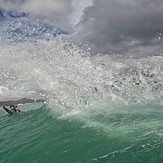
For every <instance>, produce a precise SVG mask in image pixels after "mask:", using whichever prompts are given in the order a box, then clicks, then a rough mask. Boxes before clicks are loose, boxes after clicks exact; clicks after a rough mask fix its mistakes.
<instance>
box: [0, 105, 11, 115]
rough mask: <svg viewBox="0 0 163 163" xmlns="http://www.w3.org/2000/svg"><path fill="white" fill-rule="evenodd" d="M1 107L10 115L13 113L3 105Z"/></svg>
mask: <svg viewBox="0 0 163 163" xmlns="http://www.w3.org/2000/svg"><path fill="white" fill-rule="evenodd" d="M2 108H3V109H4V110H5V111H6V112H7V113H8V114H10V115H12V114H13V113H12V112H11V111H10V110H9V109H7V108H6V107H5V106H2Z"/></svg>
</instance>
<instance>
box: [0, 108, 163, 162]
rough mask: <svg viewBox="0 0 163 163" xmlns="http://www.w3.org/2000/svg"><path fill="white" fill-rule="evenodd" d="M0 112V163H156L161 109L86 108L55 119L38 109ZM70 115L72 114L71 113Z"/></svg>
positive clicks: (161, 144)
mask: <svg viewBox="0 0 163 163" xmlns="http://www.w3.org/2000/svg"><path fill="white" fill-rule="evenodd" d="M20 108H21V109H22V110H23V111H24V112H22V113H20V114H18V115H15V116H8V115H6V114H5V112H4V111H3V110H2V109H1V110H0V163H41V162H44V163H139V162H141V163H162V162H163V107H162V106H160V105H153V106H152V105H145V106H128V107H127V106H126V107H124V106H123V107H117V108H116V107H115V108H112V109H109V107H108V108H107V107H105V108H103V109H101V108H96V109H95V108H94V109H87V110H82V111H78V112H75V113H74V114H67V115H57V114H55V111H54V110H55V109H56V108H53V109H50V108H48V107H47V106H45V105H44V106H41V105H24V106H20ZM72 113H73V112H72Z"/></svg>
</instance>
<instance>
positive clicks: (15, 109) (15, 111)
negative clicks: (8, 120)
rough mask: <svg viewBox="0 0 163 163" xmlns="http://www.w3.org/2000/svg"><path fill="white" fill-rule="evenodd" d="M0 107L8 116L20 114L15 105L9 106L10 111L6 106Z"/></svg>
mask: <svg viewBox="0 0 163 163" xmlns="http://www.w3.org/2000/svg"><path fill="white" fill-rule="evenodd" d="M2 107H3V109H4V110H5V111H6V112H7V113H8V114H10V115H12V114H15V113H19V112H21V111H20V109H18V107H17V106H15V105H10V109H8V108H7V107H6V106H2Z"/></svg>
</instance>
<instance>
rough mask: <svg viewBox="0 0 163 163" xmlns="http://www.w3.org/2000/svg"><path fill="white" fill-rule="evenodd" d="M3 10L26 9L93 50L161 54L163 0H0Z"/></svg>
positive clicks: (125, 53) (32, 16)
mask: <svg viewBox="0 0 163 163" xmlns="http://www.w3.org/2000/svg"><path fill="white" fill-rule="evenodd" d="M0 1H1V3H0V7H1V8H3V9H5V10H10V11H11V10H12V11H20V12H26V13H28V14H29V17H30V19H31V20H36V19H38V18H39V19H42V21H46V22H48V23H49V24H51V25H53V26H55V27H58V28H61V29H63V30H65V31H67V32H68V33H69V34H70V36H71V39H73V40H75V41H77V42H81V43H82V44H88V45H89V46H90V47H91V49H92V51H93V53H94V54H95V53H103V54H122V55H129V56H133V55H135V56H142V55H143V56H144V55H162V53H163V48H162V44H163V39H162V34H163V1H162V0H46V3H45V1H44V0H0Z"/></svg>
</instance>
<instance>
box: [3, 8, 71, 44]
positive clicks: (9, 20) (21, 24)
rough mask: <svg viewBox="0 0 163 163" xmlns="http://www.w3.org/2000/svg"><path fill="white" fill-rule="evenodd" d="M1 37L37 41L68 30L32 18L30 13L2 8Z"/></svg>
mask: <svg viewBox="0 0 163 163" xmlns="http://www.w3.org/2000/svg"><path fill="white" fill-rule="evenodd" d="M0 31H1V32H0V39H1V41H3V42H9V43H10V42H24V41H36V40H37V39H48V38H49V37H56V36H58V35H61V34H66V35H67V34H68V33H67V32H66V31H64V30H61V29H59V28H56V27H54V26H52V25H50V24H47V23H42V22H41V21H37V18H36V21H34V20H30V18H29V15H28V13H25V12H11V11H5V10H2V9H1V10H0Z"/></svg>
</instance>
